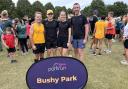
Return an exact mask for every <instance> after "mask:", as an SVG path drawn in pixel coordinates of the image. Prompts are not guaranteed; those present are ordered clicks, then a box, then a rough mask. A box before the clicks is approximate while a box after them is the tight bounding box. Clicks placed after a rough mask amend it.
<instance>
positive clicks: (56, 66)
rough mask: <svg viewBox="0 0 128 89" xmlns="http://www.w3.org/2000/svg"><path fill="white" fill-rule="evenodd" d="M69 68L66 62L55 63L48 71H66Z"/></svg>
mask: <svg viewBox="0 0 128 89" xmlns="http://www.w3.org/2000/svg"><path fill="white" fill-rule="evenodd" d="M66 69H67V66H66V64H65V63H54V64H53V66H52V67H50V68H48V72H55V71H64V70H66Z"/></svg>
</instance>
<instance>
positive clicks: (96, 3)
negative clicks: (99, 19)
mask: <svg viewBox="0 0 128 89" xmlns="http://www.w3.org/2000/svg"><path fill="white" fill-rule="evenodd" d="M95 10H97V11H98V15H100V16H101V15H106V10H107V9H106V6H105V4H104V2H103V1H102V0H93V1H92V3H91V12H92V13H93V11H95Z"/></svg>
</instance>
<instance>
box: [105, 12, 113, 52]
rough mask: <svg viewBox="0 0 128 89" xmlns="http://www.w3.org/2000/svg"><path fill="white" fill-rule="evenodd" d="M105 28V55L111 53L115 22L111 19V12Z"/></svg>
mask: <svg viewBox="0 0 128 89" xmlns="http://www.w3.org/2000/svg"><path fill="white" fill-rule="evenodd" d="M106 24H107V27H106V35H105V38H106V40H105V44H106V46H107V49H106V50H105V51H106V53H111V48H112V38H113V36H114V35H115V20H114V19H113V12H109V13H108V21H107V23H106Z"/></svg>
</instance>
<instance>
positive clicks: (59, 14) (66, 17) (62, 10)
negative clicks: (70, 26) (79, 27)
mask: <svg viewBox="0 0 128 89" xmlns="http://www.w3.org/2000/svg"><path fill="white" fill-rule="evenodd" d="M61 12H65V14H66V20H67V19H68V14H67V12H66V11H65V10H62V11H60V13H61ZM60 13H59V16H60Z"/></svg>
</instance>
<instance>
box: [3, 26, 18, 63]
mask: <svg viewBox="0 0 128 89" xmlns="http://www.w3.org/2000/svg"><path fill="white" fill-rule="evenodd" d="M2 43H3V45H4V46H5V47H6V48H7V51H8V55H9V58H10V60H11V63H15V62H17V61H16V60H14V59H15V52H16V49H15V47H16V45H17V41H16V39H15V35H14V34H13V32H12V29H11V28H10V27H7V28H6V31H5V34H3V35H2Z"/></svg>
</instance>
